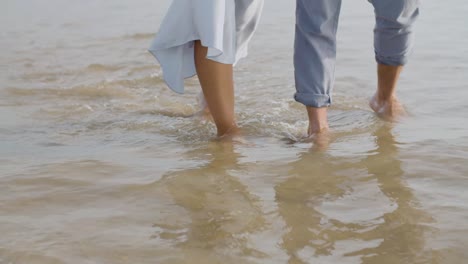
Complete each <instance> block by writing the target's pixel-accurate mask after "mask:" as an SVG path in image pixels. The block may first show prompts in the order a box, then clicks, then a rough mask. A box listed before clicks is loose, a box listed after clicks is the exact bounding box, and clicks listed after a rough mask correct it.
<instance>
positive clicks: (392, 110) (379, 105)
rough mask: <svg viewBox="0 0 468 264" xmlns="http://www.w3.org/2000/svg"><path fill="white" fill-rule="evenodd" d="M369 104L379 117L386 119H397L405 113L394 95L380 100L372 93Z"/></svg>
mask: <svg viewBox="0 0 468 264" xmlns="http://www.w3.org/2000/svg"><path fill="white" fill-rule="evenodd" d="M369 106H370V108H372V110H374V112H375V113H376V114H377V115H378V116H379V117H381V118H383V119H384V120H387V121H392V122H394V121H398V120H399V119H400V118H401V117H404V116H406V115H407V113H406V110H405V108H404V107H403V105H402V104H401V103H400V101H399V100H398V99H397V98H396V97H392V98H391V99H390V100H386V101H382V100H379V99H378V98H377V95H374V96H373V97H372V98H371V99H370V101H369Z"/></svg>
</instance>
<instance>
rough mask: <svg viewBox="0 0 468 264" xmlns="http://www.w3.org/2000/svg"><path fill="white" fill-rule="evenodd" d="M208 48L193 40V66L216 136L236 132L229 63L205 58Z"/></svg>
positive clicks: (231, 72) (231, 76) (231, 74)
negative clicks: (214, 126) (216, 132)
mask: <svg viewBox="0 0 468 264" xmlns="http://www.w3.org/2000/svg"><path fill="white" fill-rule="evenodd" d="M207 51H208V48H206V47H203V46H202V45H201V42H200V41H195V67H196V69H197V74H198V78H199V80H200V85H201V87H202V90H203V94H204V96H205V99H206V102H207V105H208V108H209V111H210V113H211V115H212V117H213V120H214V122H215V124H216V128H217V129H218V136H220V137H222V136H228V135H233V134H236V133H238V130H239V129H238V127H237V125H236V121H235V115H234V80H233V69H232V65H230V64H222V63H218V62H215V61H212V60H209V59H207V58H206V54H207Z"/></svg>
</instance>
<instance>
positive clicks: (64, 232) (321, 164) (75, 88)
mask: <svg viewBox="0 0 468 264" xmlns="http://www.w3.org/2000/svg"><path fill="white" fill-rule="evenodd" d="M167 5H168V1H162V0H152V1H150V0H133V1H123V0H117V1H104V0H98V1H96V0H81V1H59V0H50V1H40V0H3V1H1V3H0V36H1V38H0V61H1V63H0V168H1V169H0V234H1V235H0V263H2V264H3V263H27V264H36V263H40V264H42V263H47V264H48V263H203V264H205V263H379V264H380V263H444V264H445V263H466V262H465V261H466V259H467V258H468V253H467V252H466V249H467V248H468V202H467V201H468V194H467V193H468V192H467V190H468V133H467V131H468V122H467V114H468V103H467V98H468V89H467V88H468V86H467V82H468V75H467V73H468V49H467V48H466V47H468V27H467V23H468V22H467V21H468V20H467V18H466V13H467V12H468V2H466V1H462V0H453V1H451V4H448V3H446V2H444V1H436V0H426V1H424V7H423V9H422V17H421V19H420V20H419V21H418V25H417V47H416V50H415V53H414V56H413V57H412V60H411V63H410V65H408V67H407V69H406V71H405V73H404V75H403V77H402V80H401V83H400V89H399V95H400V97H401V99H402V101H403V102H404V103H405V105H406V107H407V109H408V111H409V112H410V114H411V115H410V117H408V118H406V119H405V120H404V121H403V122H401V123H398V124H395V125H391V124H386V123H385V122H383V121H381V120H379V119H378V118H377V117H376V116H375V115H374V114H373V113H372V112H371V111H370V110H369V108H368V106H367V98H368V97H369V96H370V95H371V94H372V93H373V91H374V89H375V85H376V78H375V63H374V60H373V52H372V27H373V12H372V8H371V6H370V5H369V4H368V3H367V1H364V0H361V1H357V0H353V1H344V6H343V14H342V17H341V21H340V29H339V54H338V56H339V61H338V65H337V83H336V89H335V93H334V95H335V100H334V101H335V105H334V106H333V108H332V109H331V112H330V120H331V126H332V127H331V129H332V134H331V142H330V145H329V147H328V148H327V149H325V150H317V147H316V146H314V145H313V144H312V143H307V142H302V141H300V140H299V141H298V139H300V138H301V137H302V135H303V134H304V133H305V131H306V125H307V124H306V122H305V121H306V116H305V113H304V111H303V108H302V106H301V105H299V104H297V103H295V102H294V101H293V100H292V94H293V92H294V81H293V67H292V41H293V29H294V25H293V24H294V2H293V1H267V4H266V10H265V14H264V16H263V20H262V24H261V26H260V28H259V31H258V34H257V35H256V36H255V38H254V40H253V42H252V45H251V49H250V56H249V58H248V59H246V60H243V61H242V63H241V64H240V65H239V67H238V68H237V71H236V86H237V87H236V89H237V91H236V94H237V97H236V99H237V110H238V119H239V123H240V124H241V126H242V127H243V128H244V130H245V139H246V141H248V143H247V144H245V143H244V144H237V143H235V144H228V143H224V144H223V143H219V142H216V141H215V140H214V137H215V129H214V126H213V125H212V124H210V123H206V122H202V121H200V120H199V119H197V118H191V117H189V116H190V115H191V114H193V113H195V112H196V111H197V103H196V100H195V97H196V95H197V93H198V92H199V88H198V84H197V80H196V79H192V80H189V81H188V82H187V86H188V92H187V94H186V95H183V96H180V95H176V94H174V93H172V92H171V91H170V90H169V89H168V88H167V87H166V86H165V85H164V83H163V81H162V79H161V70H160V68H159V66H158V65H157V64H156V63H155V61H154V59H153V58H152V57H151V55H149V53H147V52H146V48H147V47H148V45H149V42H150V41H151V38H152V37H153V36H154V33H155V32H156V31H157V29H158V26H159V23H160V21H161V19H162V15H163V14H164V12H165V10H166V8H167Z"/></svg>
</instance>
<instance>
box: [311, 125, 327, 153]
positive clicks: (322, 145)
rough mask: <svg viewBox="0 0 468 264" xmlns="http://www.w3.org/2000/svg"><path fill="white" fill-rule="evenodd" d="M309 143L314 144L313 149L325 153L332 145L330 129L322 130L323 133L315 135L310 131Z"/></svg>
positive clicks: (315, 133)
mask: <svg viewBox="0 0 468 264" xmlns="http://www.w3.org/2000/svg"><path fill="white" fill-rule="evenodd" d="M307 141H309V142H312V143H313V144H314V145H313V149H316V150H319V151H325V150H327V148H328V146H329V145H330V132H329V130H328V128H327V129H322V130H321V131H319V132H314V133H311V132H310V130H309V135H308V137H307Z"/></svg>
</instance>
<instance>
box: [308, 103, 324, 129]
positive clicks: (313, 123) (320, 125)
mask: <svg viewBox="0 0 468 264" xmlns="http://www.w3.org/2000/svg"><path fill="white" fill-rule="evenodd" d="M327 111H328V108H327V107H322V108H316V107H310V106H308V107H307V114H308V116H309V129H308V131H307V134H308V135H309V136H311V135H314V134H316V133H320V132H323V131H327V130H328V116H327Z"/></svg>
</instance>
